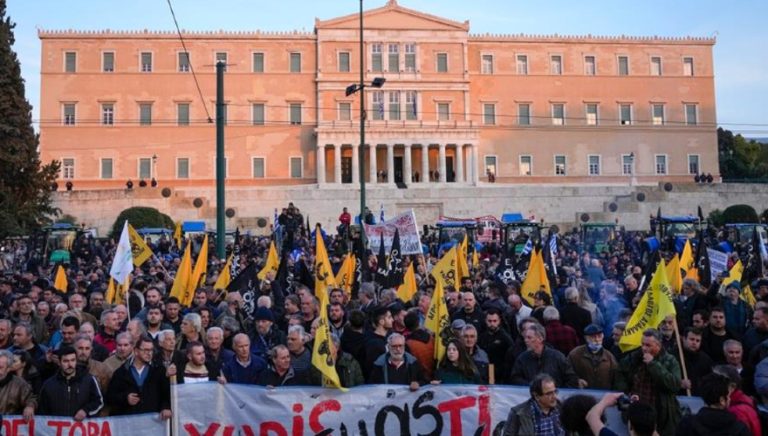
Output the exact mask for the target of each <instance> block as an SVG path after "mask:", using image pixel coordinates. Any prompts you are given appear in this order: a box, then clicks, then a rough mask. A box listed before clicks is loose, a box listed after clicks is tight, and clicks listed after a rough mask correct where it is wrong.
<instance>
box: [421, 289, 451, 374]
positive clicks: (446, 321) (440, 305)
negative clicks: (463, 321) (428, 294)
mask: <svg viewBox="0 0 768 436" xmlns="http://www.w3.org/2000/svg"><path fill="white" fill-rule="evenodd" d="M449 326H450V318H449V315H448V306H447V305H446V304H445V292H443V286H442V284H441V283H440V281H439V280H438V282H437V284H436V285H435V292H434V293H433V294H432V301H431V302H430V303H429V310H428V311H427V317H426V319H425V320H424V328H425V329H427V330H429V331H431V332H433V333H434V334H435V361H437V362H439V361H440V360H441V359H442V358H443V355H445V341H444V340H443V338H444V336H443V332H444V331H445V330H446V329H447V328H448V327H449Z"/></svg>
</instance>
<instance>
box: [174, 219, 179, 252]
mask: <svg viewBox="0 0 768 436" xmlns="http://www.w3.org/2000/svg"><path fill="white" fill-rule="evenodd" d="M173 239H174V240H175V241H176V248H178V249H179V250H181V221H176V228H175V229H173Z"/></svg>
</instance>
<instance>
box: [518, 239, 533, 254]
mask: <svg viewBox="0 0 768 436" xmlns="http://www.w3.org/2000/svg"><path fill="white" fill-rule="evenodd" d="M531 251H533V238H531V237H529V238H528V242H526V243H525V247H523V252H522V253H520V255H521V256H527V255H529V254H531Z"/></svg>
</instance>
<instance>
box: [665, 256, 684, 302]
mask: <svg viewBox="0 0 768 436" xmlns="http://www.w3.org/2000/svg"><path fill="white" fill-rule="evenodd" d="M680 265H681V264H680V259H679V258H678V257H677V253H675V256H674V257H673V258H672V259H671V260H670V261H669V263H668V264H667V267H666V270H667V271H666V273H667V280H669V287H670V289H672V292H674V293H675V294H679V293H680V290H681V289H682V288H683V273H682V271H681V270H680Z"/></svg>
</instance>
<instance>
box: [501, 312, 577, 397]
mask: <svg viewBox="0 0 768 436" xmlns="http://www.w3.org/2000/svg"><path fill="white" fill-rule="evenodd" d="M523 337H524V338H525V345H526V347H527V348H528V349H527V350H526V351H524V352H523V353H522V354H520V355H519V356H518V357H517V360H515V364H514V365H513V366H512V371H511V374H510V377H509V379H510V382H511V383H512V384H514V385H529V384H530V383H531V382H532V381H533V380H534V378H536V375H537V374H540V373H542V372H543V373H547V374H549V376H550V377H551V378H552V379H554V381H555V383H556V384H557V385H558V386H563V387H569V388H576V387H578V385H579V379H578V377H577V376H576V373H575V372H574V371H573V367H572V366H571V364H570V362H568V359H566V357H565V356H563V353H561V352H559V351H557V350H555V349H554V348H550V347H548V346H546V345H545V344H544V342H545V341H546V338H547V333H546V330H544V327H543V326H541V325H540V324H533V323H531V324H529V325H528V327H527V328H526V330H525V331H524V332H523Z"/></svg>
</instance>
